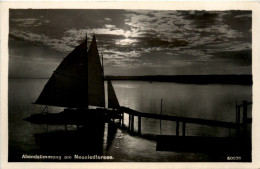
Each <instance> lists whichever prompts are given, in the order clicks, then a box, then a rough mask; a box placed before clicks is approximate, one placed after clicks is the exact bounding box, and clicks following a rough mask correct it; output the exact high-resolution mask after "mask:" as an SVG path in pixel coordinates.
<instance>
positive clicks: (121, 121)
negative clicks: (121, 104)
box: [121, 112, 124, 127]
mask: <svg viewBox="0 0 260 169" xmlns="http://www.w3.org/2000/svg"><path fill="white" fill-rule="evenodd" d="M121 122H122V124H121V126H122V127H124V112H123V113H122V121H121Z"/></svg>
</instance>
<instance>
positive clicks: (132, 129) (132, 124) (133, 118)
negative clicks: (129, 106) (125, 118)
mask: <svg viewBox="0 0 260 169" xmlns="http://www.w3.org/2000/svg"><path fill="white" fill-rule="evenodd" d="M134 121H135V116H134V115H132V119H131V131H132V132H134Z"/></svg>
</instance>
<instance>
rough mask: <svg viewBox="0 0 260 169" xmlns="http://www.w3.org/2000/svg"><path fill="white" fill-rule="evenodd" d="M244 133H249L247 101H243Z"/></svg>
mask: <svg viewBox="0 0 260 169" xmlns="http://www.w3.org/2000/svg"><path fill="white" fill-rule="evenodd" d="M243 130H244V131H243V134H244V135H245V136H246V133H247V101H243Z"/></svg>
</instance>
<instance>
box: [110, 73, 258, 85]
mask: <svg viewBox="0 0 260 169" xmlns="http://www.w3.org/2000/svg"><path fill="white" fill-rule="evenodd" d="M109 78H110V79H111V80H132V81H149V82H151V83H152V82H175V83H186V84H240V85H252V84H253V79H252V75H156V76H109ZM105 80H106V77H105Z"/></svg>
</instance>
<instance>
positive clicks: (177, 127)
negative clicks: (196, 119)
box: [176, 121, 179, 136]
mask: <svg viewBox="0 0 260 169" xmlns="http://www.w3.org/2000/svg"><path fill="white" fill-rule="evenodd" d="M176 136H179V121H176Z"/></svg>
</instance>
